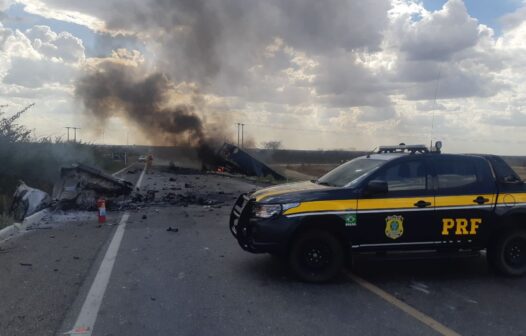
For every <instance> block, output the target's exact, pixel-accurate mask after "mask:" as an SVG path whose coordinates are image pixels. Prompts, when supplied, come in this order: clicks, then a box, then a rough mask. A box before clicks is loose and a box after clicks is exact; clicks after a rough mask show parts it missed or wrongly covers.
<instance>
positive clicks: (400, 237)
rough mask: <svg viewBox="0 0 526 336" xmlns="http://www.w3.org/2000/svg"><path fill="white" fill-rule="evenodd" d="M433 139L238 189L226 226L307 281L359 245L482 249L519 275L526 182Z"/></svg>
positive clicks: (502, 269) (321, 276)
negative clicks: (312, 175) (447, 150)
mask: <svg viewBox="0 0 526 336" xmlns="http://www.w3.org/2000/svg"><path fill="white" fill-rule="evenodd" d="M440 145H441V144H440V143H439V142H437V145H436V147H435V148H433V149H432V150H429V149H427V148H426V147H425V146H424V145H413V146H409V145H408V146H406V145H399V146H383V147H380V149H379V150H378V152H377V153H374V154H373V153H371V154H369V155H366V156H362V157H358V158H356V159H354V160H351V161H349V162H347V163H345V164H343V165H341V166H339V167H337V168H335V169H334V170H332V171H330V172H329V173H327V174H326V175H324V176H323V177H321V178H320V179H318V180H316V181H310V182H301V183H295V184H285V185H280V186H277V187H271V188H265V189H262V190H259V191H257V192H255V193H252V194H244V195H241V196H240V197H239V199H238V200H237V202H236V204H235V206H234V208H233V209H232V212H231V217H230V230H231V232H232V234H233V235H234V237H235V238H236V239H237V241H238V242H239V244H240V245H241V247H242V248H243V249H245V250H247V251H249V252H254V253H259V252H269V253H273V254H283V255H286V256H287V257H288V260H289V263H290V267H291V269H292V270H293V271H294V272H295V273H296V275H298V277H299V278H300V279H302V280H304V281H310V282H322V281H327V280H330V279H332V278H334V277H335V276H336V275H337V274H338V273H339V272H340V270H341V268H342V267H343V265H344V264H345V262H346V261H347V262H349V261H350V260H351V259H350V258H351V257H352V255H354V254H358V253H363V252H381V253H387V252H389V253H391V254H394V255H395V256H396V253H398V254H400V253H401V252H404V253H405V254H406V255H407V256H408V257H410V256H411V255H410V254H408V252H416V251H418V253H421V254H422V255H421V256H422V257H423V256H430V255H431V254H430V253H437V252H439V253H440V254H442V255H444V254H446V253H447V254H446V255H449V256H459V255H466V254H468V255H472V254H477V253H478V252H479V251H481V250H484V249H485V250H486V257H487V261H488V263H489V265H490V266H492V267H493V269H495V270H496V271H498V272H499V273H501V274H504V275H509V276H520V275H525V274H526V226H525V224H526V184H525V183H524V182H523V181H522V180H521V179H520V177H519V176H518V175H517V174H516V173H515V172H514V171H513V169H512V168H511V167H510V166H509V165H507V164H506V162H505V161H504V160H503V159H502V158H500V157H498V156H495V155H459V154H457V155H453V154H441V153H440V147H441V146H440ZM412 255H414V254H412Z"/></svg>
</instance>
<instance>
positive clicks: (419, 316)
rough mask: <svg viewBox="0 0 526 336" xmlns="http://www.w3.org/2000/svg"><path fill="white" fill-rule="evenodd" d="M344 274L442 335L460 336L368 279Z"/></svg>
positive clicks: (348, 273) (347, 273)
mask: <svg viewBox="0 0 526 336" xmlns="http://www.w3.org/2000/svg"><path fill="white" fill-rule="evenodd" d="M345 275H347V277H349V278H350V279H351V280H352V281H354V282H356V283H357V284H358V285H360V286H362V287H363V288H365V289H367V290H368V291H370V292H372V293H374V294H376V295H377V296H379V297H380V298H382V299H383V300H385V301H387V302H389V303H390V304H392V305H394V306H395V307H397V308H398V309H400V310H402V311H403V312H405V313H406V314H408V315H410V316H411V317H413V318H415V319H417V320H418V321H420V322H422V323H423V324H425V325H426V326H428V327H429V328H431V329H433V330H435V331H436V332H438V333H439V334H441V335H444V336H460V334H459V333H457V332H456V331H453V330H451V329H449V328H448V327H446V326H445V325H443V324H442V323H440V322H438V321H436V320H434V319H432V318H431V317H429V316H427V315H426V314H424V313H422V312H421V311H419V310H416V309H415V308H413V307H411V306H410V305H408V304H407V303H405V302H402V301H400V300H398V299H397V298H396V297H394V296H392V295H391V294H389V293H387V292H386V291H384V290H383V289H381V288H379V287H377V286H375V285H373V284H372V283H370V282H369V281H367V280H364V279H362V278H360V277H359V276H357V275H355V274H352V273H350V272H347V271H345Z"/></svg>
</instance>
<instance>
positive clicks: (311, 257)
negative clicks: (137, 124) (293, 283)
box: [289, 230, 345, 282]
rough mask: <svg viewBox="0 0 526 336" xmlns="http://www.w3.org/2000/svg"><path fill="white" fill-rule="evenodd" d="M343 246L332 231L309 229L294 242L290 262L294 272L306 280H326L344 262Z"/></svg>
mask: <svg viewBox="0 0 526 336" xmlns="http://www.w3.org/2000/svg"><path fill="white" fill-rule="evenodd" d="M344 259H345V258H344V252H343V246H342V244H341V243H340V241H339V240H338V239H337V238H336V237H335V236H334V235H333V234H332V233H330V232H328V231H324V230H309V231H306V232H304V233H302V234H301V235H300V236H298V237H297V238H296V239H295V240H294V242H293V243H292V246H291V250H290V254H289V263H290V266H291V268H292V270H293V271H294V273H295V274H296V275H297V276H298V277H299V278H300V279H301V280H303V281H306V282H326V281H328V280H331V279H332V278H334V277H335V276H336V275H337V274H338V273H339V272H340V271H341V269H342V266H343V264H344V261H345V260H344Z"/></svg>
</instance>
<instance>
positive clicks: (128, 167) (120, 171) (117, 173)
mask: <svg viewBox="0 0 526 336" xmlns="http://www.w3.org/2000/svg"><path fill="white" fill-rule="evenodd" d="M134 165H135V163H132V164H131V165H129V166H126V167H124V168H122V169H121V170H119V171H118V172H115V173H113V174H111V175H113V176H117V175H119V174H120V173H122V172H123V171H125V170H126V169H130V168H131V167H133V166H134Z"/></svg>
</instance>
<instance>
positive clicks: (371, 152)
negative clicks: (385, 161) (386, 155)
mask: <svg viewBox="0 0 526 336" xmlns="http://www.w3.org/2000/svg"><path fill="white" fill-rule="evenodd" d="M376 148H378V146H376V147H374V148H373V150H372V151H370V152H369V153H367V156H366V157H367V158H368V159H369V158H370V157H371V154H373V153H374V152H375V151H376Z"/></svg>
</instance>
